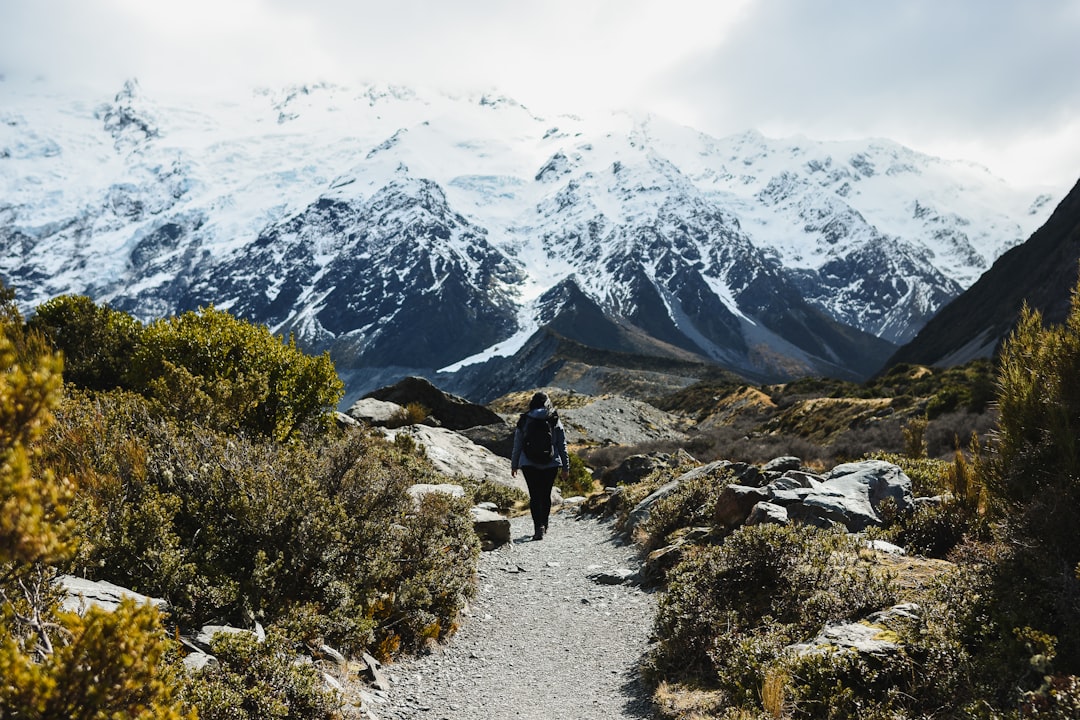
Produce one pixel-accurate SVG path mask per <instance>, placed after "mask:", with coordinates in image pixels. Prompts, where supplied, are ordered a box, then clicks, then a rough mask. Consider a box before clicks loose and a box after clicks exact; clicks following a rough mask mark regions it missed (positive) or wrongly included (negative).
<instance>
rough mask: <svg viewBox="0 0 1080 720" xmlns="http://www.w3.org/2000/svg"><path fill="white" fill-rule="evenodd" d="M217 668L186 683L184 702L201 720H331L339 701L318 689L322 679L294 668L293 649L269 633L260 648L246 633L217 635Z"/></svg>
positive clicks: (305, 666)
mask: <svg viewBox="0 0 1080 720" xmlns="http://www.w3.org/2000/svg"><path fill="white" fill-rule="evenodd" d="M211 652H212V653H213V655H214V657H216V658H217V659H218V665H217V666H216V667H215V666H208V667H206V668H204V669H203V670H201V671H200V672H199V673H197V674H195V675H194V676H192V677H190V678H189V679H188V680H187V682H186V687H185V692H184V695H185V699H186V701H187V702H188V704H189V705H191V706H193V707H195V708H196V709H197V710H198V713H199V718H200V720H274V719H277V720H332V719H333V718H337V717H339V710H340V707H341V700H340V698H338V697H335V695H334V693H332V692H329V691H327V690H324V689H323V679H322V675H321V673H320V672H319V671H318V670H317V669H316V668H315V667H314V666H313V665H309V664H300V663H297V662H295V660H294V658H295V657H296V653H295V650H294V648H293V646H292V644H291V643H290V642H289V641H288V640H287V639H285V638H284V637H282V636H280V635H276V634H274V633H270V634H268V635H267V637H266V641H265V642H262V643H260V642H259V641H258V640H257V639H256V638H255V637H254V635H250V634H247V633H241V634H228V633H218V634H217V635H215V636H214V638H213V640H212V641H211Z"/></svg>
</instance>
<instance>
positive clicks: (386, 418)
mask: <svg viewBox="0 0 1080 720" xmlns="http://www.w3.org/2000/svg"><path fill="white" fill-rule="evenodd" d="M404 413H405V408H403V407H402V406H401V405H398V404H397V403H393V402H387V401H385V400H376V399H375V398H370V397H368V398H360V399H359V400H357V401H356V402H354V403H353V404H352V406H351V407H350V408H349V409H348V410H347V411H346V414H347V415H348V416H349V417H351V418H352V419H354V420H358V421H360V422H362V423H365V424H367V425H377V426H380V427H386V426H387V425H390V424H391V423H392V422H393V421H394V420H395V419H396V418H399V417H401V416H402V415H404Z"/></svg>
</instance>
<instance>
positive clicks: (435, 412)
mask: <svg viewBox="0 0 1080 720" xmlns="http://www.w3.org/2000/svg"><path fill="white" fill-rule="evenodd" d="M365 398H370V399H374V400H382V401H384V402H391V403H396V404H397V405H400V406H402V407H404V406H406V405H408V404H410V403H416V404H418V405H422V406H423V407H424V408H425V409H426V410H427V411H428V414H429V415H430V416H431V417H433V418H435V419H436V420H437V421H438V422H439V424H440V425H441V426H442V427H444V428H447V429H449V430H464V429H466V428H471V427H476V426H477V425H492V424H499V423H502V422H503V419H502V418H501V417H500V416H499V415H498V414H497V413H495V412H493V411H491V410H488V409H487V408H486V407H484V406H483V405H477V404H475V403H471V402H469V401H468V400H466V399H465V398H461V397H458V396H457V395H451V394H450V393H447V392H443V391H442V390H440V389H439V388H437V387H435V386H434V385H432V384H431V382H430V381H428V380H425V379H424V378H421V377H407V378H405V379H403V380H401V381H400V382H398V383H396V384H394V385H390V386H389V387H384V388H380V389H378V390H375V391H373V392H370V393H368V394H367V395H366V396H365ZM350 414H352V413H351V409H350Z"/></svg>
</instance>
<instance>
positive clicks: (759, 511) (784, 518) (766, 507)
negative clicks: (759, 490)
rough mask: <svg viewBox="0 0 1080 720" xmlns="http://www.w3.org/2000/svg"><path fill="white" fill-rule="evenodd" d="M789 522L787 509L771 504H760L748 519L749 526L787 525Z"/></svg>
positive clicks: (754, 508)
mask: <svg viewBox="0 0 1080 720" xmlns="http://www.w3.org/2000/svg"><path fill="white" fill-rule="evenodd" d="M789 522H791V519H790V518H789V517H788V512H787V508H785V507H784V506H783V505H776V504H775V503H771V502H759V503H758V504H757V505H755V506H754V507H753V509H751V510H750V514H749V515H748V516H747V518H746V524H747V525H787V524H788V523H789Z"/></svg>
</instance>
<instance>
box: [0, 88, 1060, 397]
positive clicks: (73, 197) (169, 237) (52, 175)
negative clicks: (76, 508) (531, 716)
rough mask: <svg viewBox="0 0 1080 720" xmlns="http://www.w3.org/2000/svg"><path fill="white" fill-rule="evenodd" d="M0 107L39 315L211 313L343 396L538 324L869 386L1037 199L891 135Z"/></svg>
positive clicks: (8, 175)
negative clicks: (97, 305)
mask: <svg viewBox="0 0 1080 720" xmlns="http://www.w3.org/2000/svg"><path fill="white" fill-rule="evenodd" d="M0 93H2V95H3V99H4V103H3V105H2V107H3V109H2V110H0V279H2V280H3V281H4V282H5V283H8V284H11V285H14V286H15V287H16V290H17V292H18V297H19V300H20V302H21V303H22V304H23V306H24V307H25V308H26V309H27V310H30V309H32V308H33V307H34V306H35V305H37V304H38V303H40V302H42V301H44V300H46V299H48V298H50V297H53V296H55V295H57V294H60V293H82V294H88V295H90V296H91V297H93V298H94V299H96V300H98V301H105V302H108V303H110V304H111V305H113V306H115V307H119V308H123V309H127V310H130V311H131V312H133V313H135V314H136V315H137V316H139V317H141V318H143V319H150V318H152V317H157V316H161V315H166V314H170V313H175V312H179V311H183V310H187V309H192V308H195V307H198V306H200V305H206V304H211V303H212V304H214V305H216V306H218V307H221V308H227V309H229V310H230V311H232V312H234V313H236V314H238V315H240V316H242V317H245V318H247V319H249V320H252V321H255V322H259V323H265V324H267V325H268V326H270V327H271V328H272V329H273V330H274V331H275V332H282V333H285V332H291V333H294V334H295V335H296V337H297V340H298V341H299V342H300V343H301V344H302V345H303V346H304V347H306V348H307V349H309V350H314V351H322V350H330V351H331V353H332V355H333V356H334V359H335V361H336V362H337V364H338V366H339V368H340V369H341V370H342V373H343V374H344V375H346V376H347V377H348V378H349V382H350V383H351V384H353V385H356V384H363V383H365V382H375V381H376V380H375V378H379V381H383V380H385V379H386V378H385V376H386V375H387V374H388V373H389V374H392V373H395V372H398V371H399V370H400V371H402V372H405V371H407V372H412V373H418V374H427V375H432V374H434V373H435V372H436V371H437V370H439V369H444V370H445V371H447V372H455V371H458V370H461V369H462V368H465V367H466V366H468V365H469V364H476V363H480V362H483V361H485V360H488V359H491V358H500V357H501V358H503V359H504V361H505V362H510V359H512V358H513V357H514V356H515V353H516V352H517V351H518V350H519V349H521V348H523V347H524V346H525V344H526V343H527V342H528V341H529V339H530V337H532V336H533V335H534V333H536V332H537V331H538V330H540V329H541V328H542V327H544V326H545V325H547V324H551V323H554V325H553V326H552V327H553V329H554V331H556V332H558V333H559V334H560V335H562V336H564V337H567V338H573V339H575V340H577V341H579V342H583V343H585V344H590V343H595V344H596V347H597V348H598V349H602V350H612V351H617V352H620V353H628V352H642V353H645V354H648V355H651V356H654V357H669V358H670V357H674V356H675V355H678V354H679V353H686V354H688V355H689V356H693V357H695V358H697V359H698V360H700V361H701V362H705V363H714V364H718V365H721V366H723V367H727V368H730V369H732V370H735V371H738V372H740V373H743V374H745V375H748V376H752V377H762V378H773V379H785V378H789V377H796V376H799V375H803V374H829V375H840V376H843V377H863V376H866V375H867V374H869V373H872V372H873V371H874V370H876V369H877V368H878V367H879V366H880V365H881V363H882V362H883V361H884V360H885V358H886V357H887V356H888V355H889V353H890V352H891V351H892V348H893V347H894V346H895V344H896V343H899V342H903V341H906V340H907V339H909V338H911V337H913V336H914V335H915V333H916V332H917V331H918V330H919V329H920V328H921V326H922V324H923V323H924V322H925V320H926V319H927V318H929V317H931V316H932V315H933V314H934V313H935V312H936V311H937V310H938V309H939V308H940V307H941V306H942V305H943V304H944V303H945V302H947V301H948V300H949V299H951V298H953V297H955V296H956V295H957V294H959V293H960V292H961V291H962V289H963V288H964V287H966V286H967V285H968V284H970V282H971V281H972V280H974V278H975V277H977V276H978V275H979V274H981V272H982V271H983V269H984V268H985V267H988V266H989V264H990V263H991V262H992V261H993V260H994V259H995V258H996V257H997V256H998V255H1000V254H1001V252H1003V251H1004V250H1006V249H1007V248H1009V247H1011V246H1012V245H1015V244H1016V243H1018V242H1019V241H1020V240H1021V239H1022V238H1023V237H1026V236H1027V234H1028V233H1029V232H1030V230H1031V229H1032V228H1033V226H1034V225H1035V224H1036V223H1037V222H1038V221H1039V220H1040V219H1041V217H1042V214H1043V212H1044V208H1045V207H1046V203H1047V202H1048V197H1047V196H1039V197H1034V196H1033V195H1031V194H1029V193H1027V192H1023V191H1018V190H1015V189H1012V188H1009V187H1008V186H1006V185H1005V184H1004V183H1003V182H1001V181H1000V180H997V179H996V178H994V177H992V176H991V175H990V174H989V173H988V172H987V171H985V170H984V169H981V168H977V167H974V166H971V165H968V164H963V163H956V162H946V161H942V160H938V159H935V158H931V157H928V156H925V155H920V154H918V153H915V152H913V151H911V150H909V149H907V148H903V147H902V146H899V145H896V144H894V143H890V142H888V141H883V140H875V141H866V142H847V143H821V142H814V141H811V140H807V139H804V138H795V139H789V140H772V139H768V138H765V137H763V136H761V135H759V134H756V133H746V134H743V135H737V136H733V137H730V138H712V137H709V136H707V135H703V134H701V133H698V132H696V131H693V130H692V129H689V128H685V127H678V126H674V125H672V124H670V123H667V122H665V121H663V120H662V119H659V118H656V117H651V116H646V117H635V116H630V115H624V114H620V115H614V116H611V117H607V118H602V119H601V120H600V121H599V122H593V121H586V120H583V119H581V118H576V117H572V116H558V117H553V118H543V117H539V116H537V115H534V114H533V113H532V112H531V111H530V110H529V109H527V108H525V107H523V106H521V105H520V104H518V103H516V102H514V101H513V100H511V99H509V98H505V97H500V96H497V95H492V94H488V95H479V96H471V97H453V96H448V95H443V94H438V93H420V92H416V91H413V90H409V89H403V88H395V87H390V88H379V87H376V86H365V87H361V88H343V87H337V86H330V85H311V86H300V87H294V88H289V89H286V90H284V91H280V92H278V91H266V90H261V91H257V92H255V93H253V94H252V95H251V96H250V97H247V98H236V99H234V100H233V101H231V102H228V103H221V102H211V101H208V100H201V99H193V98H179V99H166V98H160V97H151V96H150V95H148V94H147V93H144V92H143V91H142V90H141V89H140V88H139V86H138V84H137V83H136V82H129V83H127V84H126V85H125V86H124V88H123V89H122V90H121V91H120V92H119V93H118V94H117V95H116V96H115V97H114V98H112V99H111V100H105V101H102V99H100V98H73V97H70V96H67V95H58V94H53V93H52V91H51V90H50V88H49V87H47V86H37V85H30V86H24V85H20V84H18V83H14V82H12V81H10V80H0ZM568 283H569V284H568ZM571 285H572V287H571ZM673 353H674V354H673Z"/></svg>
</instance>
